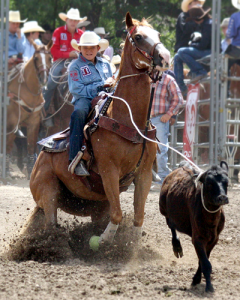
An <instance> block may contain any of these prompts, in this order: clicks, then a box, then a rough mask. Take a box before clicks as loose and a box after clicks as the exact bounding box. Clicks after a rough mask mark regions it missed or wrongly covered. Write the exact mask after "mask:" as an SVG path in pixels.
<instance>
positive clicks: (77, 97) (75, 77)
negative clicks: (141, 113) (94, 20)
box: [68, 31, 113, 176]
mask: <svg viewBox="0 0 240 300" xmlns="http://www.w3.org/2000/svg"><path fill="white" fill-rule="evenodd" d="M108 45H109V43H108V41H107V40H105V39H99V37H98V35H97V34H96V33H94V32H92V31H86V32H84V34H83V35H82V36H81V39H80V43H77V42H76V41H75V40H73V41H72V46H73V48H75V49H76V50H78V51H80V54H79V57H78V59H76V60H74V61H73V62H72V63H71V65H70V66H69V75H68V84H69V91H70V92H71V93H72V95H73V100H72V103H73V104H74V112H73V113H72V115H71V121H70V152H69V161H70V165H69V171H71V172H72V173H73V171H74V173H75V174H76V175H79V176H88V175H89V173H88V171H87V169H86V167H85V165H84V161H83V160H80V159H81V157H82V152H81V147H82V140H83V128H84V125H85V122H86V118H87V116H88V113H89V111H90V109H91V100H92V99H93V98H94V97H96V96H97V93H98V92H100V91H101V90H103V87H104V85H111V84H112V83H113V79H112V71H111V66H110V64H109V63H108V62H107V61H106V60H105V59H103V58H101V57H97V56H96V55H97V53H98V51H103V50H105V49H106V48H107V47H108Z"/></svg>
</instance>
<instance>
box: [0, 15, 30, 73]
mask: <svg viewBox="0 0 240 300" xmlns="http://www.w3.org/2000/svg"><path fill="white" fill-rule="evenodd" d="M26 21H27V19H25V20H21V17H20V12H19V11H18V10H17V11H12V10H10V11H9V35H8V37H9V44H8V64H9V67H10V68H11V67H12V66H13V65H14V64H15V63H16V62H17V61H18V60H22V54H23V52H24V49H25V46H24V34H23V33H22V32H21V30H20V23H25V22H26ZM0 43H2V41H1V36H0ZM3 43H5V41H3ZM3 59H4V61H5V56H4V57H3Z"/></svg>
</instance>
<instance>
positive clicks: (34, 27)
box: [22, 21, 45, 61]
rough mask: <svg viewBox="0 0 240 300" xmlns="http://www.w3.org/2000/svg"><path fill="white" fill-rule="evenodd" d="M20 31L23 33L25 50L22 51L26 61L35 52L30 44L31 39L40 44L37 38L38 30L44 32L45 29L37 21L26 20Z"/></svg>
mask: <svg viewBox="0 0 240 300" xmlns="http://www.w3.org/2000/svg"><path fill="white" fill-rule="evenodd" d="M22 32H23V33H24V34H25V40H24V45H25V50H24V53H23V59H24V60H25V61H27V60H29V59H30V58H31V57H32V56H33V54H34V52H35V48H34V46H33V44H32V41H34V42H35V43H36V44H37V45H42V42H41V41H40V40H39V38H38V37H39V32H45V30H44V29H43V28H42V27H41V26H39V25H38V22H37V21H28V22H26V23H25V24H24V26H23V28H22Z"/></svg>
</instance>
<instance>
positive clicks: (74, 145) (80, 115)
mask: <svg viewBox="0 0 240 300" xmlns="http://www.w3.org/2000/svg"><path fill="white" fill-rule="evenodd" d="M90 110H91V100H89V99H80V100H77V101H76V102H75V103H74V111H73V113H72V115H71V120H70V151H69V160H73V159H74V157H75V156H76V155H77V153H78V151H80V150H81V148H82V141H83V136H84V135H83V128H84V126H85V123H86V119H87V116H88V114H89V112H90Z"/></svg>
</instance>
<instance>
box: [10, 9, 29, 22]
mask: <svg viewBox="0 0 240 300" xmlns="http://www.w3.org/2000/svg"><path fill="white" fill-rule="evenodd" d="M26 21H27V19H25V20H21V16H20V11H19V10H15V11H14V10H9V22H13V23H25V22H26Z"/></svg>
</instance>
